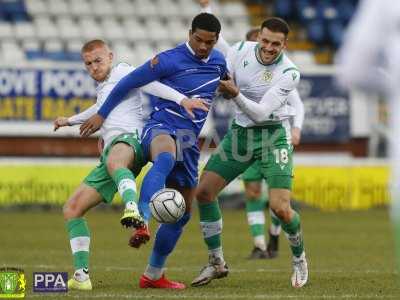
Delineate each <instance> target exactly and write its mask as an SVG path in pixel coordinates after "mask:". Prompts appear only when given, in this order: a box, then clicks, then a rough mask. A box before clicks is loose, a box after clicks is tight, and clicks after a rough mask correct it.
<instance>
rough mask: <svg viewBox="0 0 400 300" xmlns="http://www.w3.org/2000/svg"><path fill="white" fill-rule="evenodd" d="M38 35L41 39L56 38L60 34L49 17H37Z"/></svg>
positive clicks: (36, 27)
mask: <svg viewBox="0 0 400 300" xmlns="http://www.w3.org/2000/svg"><path fill="white" fill-rule="evenodd" d="M35 29H36V36H37V37H38V38H39V39H40V40H46V39H49V38H56V37H58V36H59V32H58V29H57V26H55V24H54V22H52V21H51V20H50V19H49V18H37V19H35Z"/></svg>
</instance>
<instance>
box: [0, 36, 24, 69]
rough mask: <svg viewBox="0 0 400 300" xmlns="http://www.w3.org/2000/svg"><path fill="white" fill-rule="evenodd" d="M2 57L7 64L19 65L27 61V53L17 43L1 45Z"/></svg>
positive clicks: (11, 42)
mask: <svg viewBox="0 0 400 300" xmlns="http://www.w3.org/2000/svg"><path fill="white" fill-rule="evenodd" d="M1 49H2V57H3V58H4V60H5V61H6V62H7V63H13V64H18V63H21V62H23V61H24V60H25V53H24V52H23V50H22V49H21V47H20V46H19V45H18V44H17V43H16V42H15V41H3V42H2V43H1Z"/></svg>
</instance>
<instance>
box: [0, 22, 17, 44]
mask: <svg viewBox="0 0 400 300" xmlns="http://www.w3.org/2000/svg"><path fill="white" fill-rule="evenodd" d="M13 38H14V32H13V28H12V26H11V24H10V23H9V22H0V41H1V40H3V39H13Z"/></svg>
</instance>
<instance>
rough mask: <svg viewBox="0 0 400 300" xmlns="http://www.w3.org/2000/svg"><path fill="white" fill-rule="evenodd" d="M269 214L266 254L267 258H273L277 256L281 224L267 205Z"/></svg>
mask: <svg viewBox="0 0 400 300" xmlns="http://www.w3.org/2000/svg"><path fill="white" fill-rule="evenodd" d="M268 201H269V200H268ZM269 214H270V216H271V225H270V227H269V230H268V234H269V239H268V244H267V254H268V258H275V257H277V256H278V251H279V235H280V234H281V230H282V226H281V221H280V220H279V218H278V217H277V216H276V215H275V213H274V211H273V210H272V209H271V207H269Z"/></svg>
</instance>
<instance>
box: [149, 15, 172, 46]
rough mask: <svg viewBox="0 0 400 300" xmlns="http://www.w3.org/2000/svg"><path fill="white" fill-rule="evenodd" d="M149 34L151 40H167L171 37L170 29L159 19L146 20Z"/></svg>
mask: <svg viewBox="0 0 400 300" xmlns="http://www.w3.org/2000/svg"><path fill="white" fill-rule="evenodd" d="M146 27H147V29H146V30H147V32H148V36H147V38H148V39H150V40H151V41H165V40H168V39H169V34H170V32H168V30H167V29H166V27H165V24H163V23H162V22H161V21H160V20H159V19H150V20H149V21H147V22H146Z"/></svg>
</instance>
